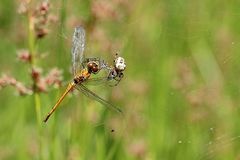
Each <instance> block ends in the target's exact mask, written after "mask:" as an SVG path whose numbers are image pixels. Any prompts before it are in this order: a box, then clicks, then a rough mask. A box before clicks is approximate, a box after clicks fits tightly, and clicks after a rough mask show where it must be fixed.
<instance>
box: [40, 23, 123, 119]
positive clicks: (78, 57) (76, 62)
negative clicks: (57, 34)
mask: <svg viewBox="0 0 240 160" xmlns="http://www.w3.org/2000/svg"><path fill="white" fill-rule="evenodd" d="M72 43H73V45H72V65H73V67H72V69H73V74H74V78H73V81H72V82H70V83H69V84H68V87H67V89H66V90H65V92H64V93H63V94H62V96H61V97H60V98H59V99H58V101H57V103H56V104H55V105H54V106H53V108H52V109H51V111H50V112H49V113H48V114H47V116H46V118H45V119H44V122H47V120H48V119H49V117H50V116H51V115H52V114H53V112H54V111H55V110H56V109H57V107H58V106H59V105H60V103H61V102H62V101H63V99H64V98H65V97H66V95H67V94H68V93H69V92H70V91H71V90H72V89H77V90H79V91H81V92H82V93H83V94H84V95H86V96H87V97H89V98H92V99H94V100H96V101H98V102H100V103H101V104H103V105H104V106H106V107H108V108H109V109H112V110H115V111H117V112H122V111H121V110H120V109H119V108H117V107H115V106H114V105H112V104H111V103H109V102H107V101H106V100H104V99H103V98H101V97H99V96H98V95H97V94H95V93H94V92H92V91H90V90H89V89H88V88H87V87H85V86H84V84H85V83H86V82H89V81H90V82H97V83H99V82H106V81H112V80H113V81H115V82H117V83H115V85H117V84H118V83H119V82H120V80H121V79H122V77H123V71H124V70H125V67H126V65H125V61H124V59H123V58H122V57H118V56H117V57H116V58H115V60H114V66H108V65H107V64H106V63H105V62H104V61H103V60H100V59H99V58H84V56H83V51H84V48H85V31H84V29H83V28H82V27H76V28H75V31H74V34H73V41H72ZM102 69H104V70H106V71H107V76H105V77H102V78H91V79H90V78H89V77H90V76H91V75H92V74H97V73H98V72H99V71H100V70H102Z"/></svg>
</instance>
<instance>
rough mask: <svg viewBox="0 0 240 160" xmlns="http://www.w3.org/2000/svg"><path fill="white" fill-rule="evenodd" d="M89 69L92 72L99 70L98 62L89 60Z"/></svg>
mask: <svg viewBox="0 0 240 160" xmlns="http://www.w3.org/2000/svg"><path fill="white" fill-rule="evenodd" d="M87 67H88V71H89V72H91V73H94V74H95V73H97V72H98V71H99V66H98V64H97V63H96V62H89V63H88V65H87Z"/></svg>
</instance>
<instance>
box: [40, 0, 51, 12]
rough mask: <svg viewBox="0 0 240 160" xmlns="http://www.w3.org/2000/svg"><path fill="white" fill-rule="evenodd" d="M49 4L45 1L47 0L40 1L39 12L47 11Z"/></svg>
mask: <svg viewBox="0 0 240 160" xmlns="http://www.w3.org/2000/svg"><path fill="white" fill-rule="evenodd" d="M49 6H50V4H49V2H47V1H45V2H42V3H41V4H40V7H39V10H40V11H41V12H47V11H48V10H49Z"/></svg>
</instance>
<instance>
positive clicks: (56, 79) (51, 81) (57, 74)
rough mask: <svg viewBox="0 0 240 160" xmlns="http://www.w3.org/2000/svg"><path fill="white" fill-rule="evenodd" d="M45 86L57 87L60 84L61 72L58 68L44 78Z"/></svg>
mask: <svg viewBox="0 0 240 160" xmlns="http://www.w3.org/2000/svg"><path fill="white" fill-rule="evenodd" d="M45 81H46V83H47V85H55V86H57V87H59V86H60V85H61V83H62V71H61V70H59V69H58V68H53V69H52V70H50V71H49V73H48V75H47V76H46V77H45Z"/></svg>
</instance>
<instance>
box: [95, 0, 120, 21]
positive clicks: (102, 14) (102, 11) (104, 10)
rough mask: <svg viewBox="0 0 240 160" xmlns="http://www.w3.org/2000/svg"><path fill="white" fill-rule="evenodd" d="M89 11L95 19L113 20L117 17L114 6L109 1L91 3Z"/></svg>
mask: <svg viewBox="0 0 240 160" xmlns="http://www.w3.org/2000/svg"><path fill="white" fill-rule="evenodd" d="M91 11H92V14H93V15H94V16H95V17H97V18H100V19H109V18H112V19H114V18H116V17H117V13H116V10H115V6H114V4H113V3H110V2H109V1H93V4H92V8H91Z"/></svg>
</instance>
